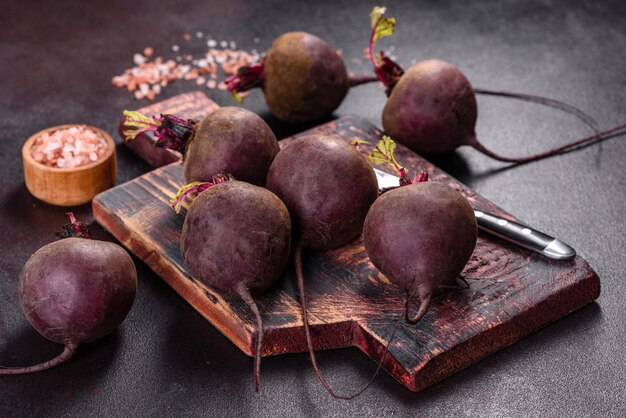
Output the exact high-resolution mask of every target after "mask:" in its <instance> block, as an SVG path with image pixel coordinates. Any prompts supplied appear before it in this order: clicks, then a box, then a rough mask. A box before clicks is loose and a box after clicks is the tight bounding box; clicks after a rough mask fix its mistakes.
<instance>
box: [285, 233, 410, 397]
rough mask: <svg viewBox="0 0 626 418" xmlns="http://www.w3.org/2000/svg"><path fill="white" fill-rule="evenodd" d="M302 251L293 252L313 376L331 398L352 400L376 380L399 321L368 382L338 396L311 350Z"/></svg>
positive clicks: (301, 248)
mask: <svg viewBox="0 0 626 418" xmlns="http://www.w3.org/2000/svg"><path fill="white" fill-rule="evenodd" d="M302 250H303V247H302V245H301V244H298V245H297V246H296V251H295V264H296V276H297V278H298V292H299V295H300V304H301V305H302V321H303V322H304V334H305V335H306V343H307V346H308V349H309V355H310V357H311V363H312V364H313V369H314V370H315V374H316V375H317V378H318V379H319V381H320V382H321V383H322V385H323V386H324V387H325V388H326V390H327V391H328V393H329V394H330V395H331V396H332V397H333V398H337V399H343V400H350V399H354V398H356V397H357V396H359V395H360V394H362V393H363V392H365V390H367V388H369V387H370V385H371V384H372V383H373V382H374V379H375V378H376V376H378V373H379V372H380V370H381V369H382V367H383V363H384V362H385V359H386V357H387V354H388V352H389V347H390V346H391V342H392V341H393V339H394V337H395V336H396V331H397V330H398V327H399V326H400V321H399V320H398V321H396V325H395V327H394V329H393V332H392V333H391V336H390V337H389V341H388V342H387V345H386V346H385V350H384V351H383V355H382V357H381V359H380V361H379V362H378V366H377V367H376V370H375V371H374V374H373V375H372V377H371V378H370V380H369V381H368V382H367V383H366V384H365V385H364V386H363V387H362V388H361V389H359V390H358V391H357V392H355V393H353V394H351V395H338V394H337V393H336V392H335V391H334V390H333V388H332V387H331V386H330V384H329V383H328V382H327V381H326V379H325V378H324V376H323V375H322V372H321V370H320V368H319V366H318V364H317V358H316V356H315V350H314V348H313V340H312V339H311V330H310V327H309V316H308V313H307V312H308V309H307V303H306V295H305V293H304V275H303V274H302Z"/></svg>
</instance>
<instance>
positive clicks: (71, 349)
mask: <svg viewBox="0 0 626 418" xmlns="http://www.w3.org/2000/svg"><path fill="white" fill-rule="evenodd" d="M77 347H78V345H76V344H72V343H68V344H67V345H66V346H65V348H64V349H63V352H62V353H61V354H59V355H58V356H56V357H55V358H53V359H52V360H48V361H44V362H43V363H39V364H35V365H34V366H27V367H3V366H0V375H10V374H27V373H35V372H40V371H42V370H47V369H50V368H52V367H54V366H58V365H59V364H61V363H65V362H66V361H68V360H69V359H71V358H72V356H74V354H75V353H76V348H77Z"/></svg>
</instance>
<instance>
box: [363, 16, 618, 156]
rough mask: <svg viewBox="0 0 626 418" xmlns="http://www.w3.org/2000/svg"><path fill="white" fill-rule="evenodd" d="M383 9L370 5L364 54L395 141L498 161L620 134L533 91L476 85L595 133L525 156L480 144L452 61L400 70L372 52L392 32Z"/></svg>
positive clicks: (468, 90) (470, 93)
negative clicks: (568, 117)
mask: <svg viewBox="0 0 626 418" xmlns="http://www.w3.org/2000/svg"><path fill="white" fill-rule="evenodd" d="M385 11H386V10H385V8H383V7H375V8H374V9H373V11H372V13H371V15H370V18H371V24H372V35H371V38H370V48H369V52H370V58H371V60H372V63H373V64H374V68H375V72H376V74H377V76H378V78H379V79H380V81H381V82H382V83H383V84H384V85H385V86H386V87H387V95H388V96H389V98H388V100H387V103H386V104H385V108H384V110H383V117H382V119H383V127H384V129H385V131H386V132H387V133H388V134H389V135H390V136H392V137H393V138H394V139H396V140H397V141H399V142H401V143H403V144H404V145H406V146H408V147H409V148H411V149H412V150H414V151H415V152H417V153H420V154H441V153H446V152H451V151H453V150H455V149H456V148H458V147H460V146H462V145H470V146H472V147H474V148H475V149H477V150H478V151H480V152H482V153H483V154H485V155H487V156H489V157H491V158H494V159H496V160H499V161H504V162H512V163H525V162H529V161H535V160H538V159H541V158H546V157H550V156H553V155H556V154H560V153H562V152H565V151H568V150H571V149H574V148H577V147H580V146H582V145H586V144H588V143H591V142H593V141H596V140H600V139H604V138H608V137H611V136H614V135H616V134H618V133H621V132H622V131H623V130H624V129H625V128H626V125H620V126H617V127H614V128H612V129H609V130H606V131H602V132H600V131H599V130H598V129H597V128H596V124H595V121H593V119H591V118H589V117H588V116H587V115H585V114H584V113H583V112H581V111H580V110H578V109H576V108H573V107H572V106H569V105H567V104H564V103H561V102H558V101H555V100H551V99H546V98H541V97H537V96H530V95H523V94H515V93H507V92H493V91H488V90H480V91H481V92H483V93H485V94H491V95H498V96H504V97H513V98H518V99H523V100H529V101H535V102H539V103H542V104H546V105H550V106H556V107H559V108H561V109H562V110H565V111H567V112H570V113H573V114H574V115H576V116H577V117H579V118H580V119H581V120H583V121H584V122H585V123H587V124H588V125H590V126H591V127H592V128H593V129H594V131H595V132H596V133H595V134H594V135H591V136H588V137H585V138H582V139H580V140H577V141H574V142H571V143H569V144H566V145H563V146H560V147H557V148H554V149H551V150H548V151H545V152H542V153H539V154H535V155H531V156H528V157H519V158H518V157H505V156H501V155H498V154H496V153H494V152H493V151H491V150H489V149H487V148H486V147H485V146H484V145H482V144H481V143H480V142H479V141H478V139H477V137H476V133H475V125H476V118H477V112H478V111H477V106H476V98H475V95H474V93H475V92H476V91H475V90H474V89H473V88H472V86H471V85H470V83H469V81H468V80H467V78H466V77H465V76H464V75H463V73H461V71H460V70H459V69H458V68H456V67H455V66H453V65H451V64H449V63H447V62H444V61H440V60H427V61H422V62H418V63H417V64H415V65H413V66H412V67H410V68H409V69H408V70H407V71H406V72H404V70H403V69H402V68H401V67H400V66H399V65H398V64H396V63H395V62H394V61H392V60H391V59H390V58H389V57H387V56H385V54H384V52H383V51H381V52H380V53H379V54H378V55H377V54H375V53H374V44H375V42H376V41H377V40H378V39H379V38H381V37H384V36H389V35H391V34H393V32H394V30H395V19H393V18H386V17H384V13H385Z"/></svg>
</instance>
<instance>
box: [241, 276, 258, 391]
mask: <svg viewBox="0 0 626 418" xmlns="http://www.w3.org/2000/svg"><path fill="white" fill-rule="evenodd" d="M237 294H238V295H239V297H240V298H241V299H242V300H243V301H244V302H245V303H246V305H248V308H250V310H251V311H252V313H253V314H254V317H255V318H256V327H257V337H256V351H255V353H254V391H255V392H258V391H259V384H260V380H261V348H262V347H263V320H262V319H261V313H260V312H259V308H258V306H257V304H256V302H255V301H254V298H253V297H252V295H251V294H250V290H249V289H248V288H247V287H246V285H245V284H243V283H240V284H239V286H238V287H237Z"/></svg>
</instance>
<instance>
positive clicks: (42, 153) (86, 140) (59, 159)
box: [30, 125, 109, 168]
mask: <svg viewBox="0 0 626 418" xmlns="http://www.w3.org/2000/svg"><path fill="white" fill-rule="evenodd" d="M108 147H109V144H108V143H107V141H106V139H104V138H103V137H102V135H100V134H99V133H98V132H95V131H93V130H92V129H89V128H87V127H86V126H84V125H76V126H72V127H69V128H64V129H59V130H56V131H53V132H44V133H43V134H41V135H39V136H38V137H37V138H36V139H35V141H34V142H33V146H32V148H31V149H30V155H31V156H32V157H33V159H34V160H35V161H37V162H38V163H40V164H43V165H46V166H48V167H55V168H74V167H80V166H83V165H85V164H90V163H92V162H94V161H97V160H99V159H100V158H102V157H104V155H105V154H106V152H107V149H108Z"/></svg>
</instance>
